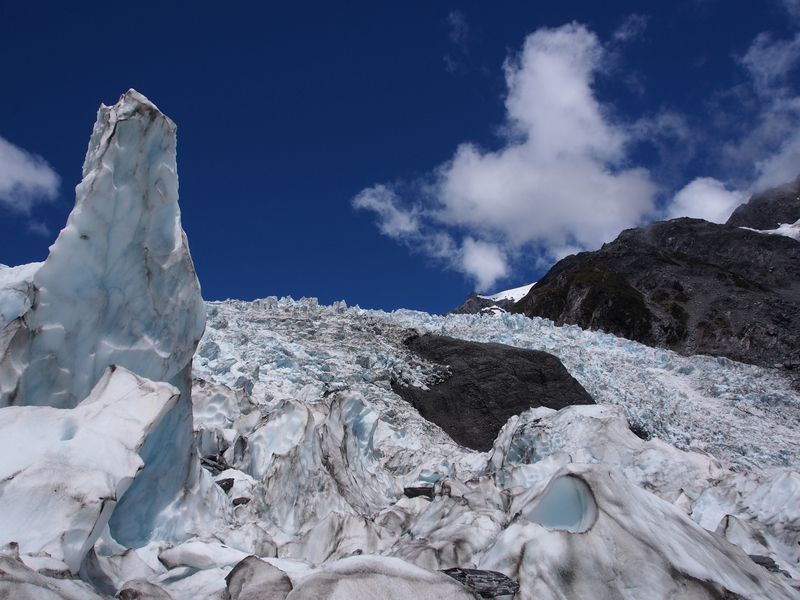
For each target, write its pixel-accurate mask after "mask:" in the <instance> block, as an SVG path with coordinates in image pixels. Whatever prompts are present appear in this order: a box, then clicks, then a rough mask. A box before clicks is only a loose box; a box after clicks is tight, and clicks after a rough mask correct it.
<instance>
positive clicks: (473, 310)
mask: <svg viewBox="0 0 800 600" xmlns="http://www.w3.org/2000/svg"><path fill="white" fill-rule="evenodd" d="M513 305H514V301H513V300H492V299H491V298H484V297H483V296H479V295H478V292H472V293H471V294H470V295H469V296H467V299H466V300H465V301H464V304H462V305H461V306H459V307H458V308H454V309H453V310H451V311H450V312H449V313H446V314H448V315H474V314H477V313H479V312H486V311H492V312H499V311H500V310H503V311H508V309H510V308H511V307H512V306H513Z"/></svg>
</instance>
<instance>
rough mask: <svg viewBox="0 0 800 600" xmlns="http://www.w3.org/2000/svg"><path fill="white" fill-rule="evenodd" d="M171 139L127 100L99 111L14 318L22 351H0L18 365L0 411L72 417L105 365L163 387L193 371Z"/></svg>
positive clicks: (193, 290)
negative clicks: (61, 221) (75, 181)
mask: <svg viewBox="0 0 800 600" xmlns="http://www.w3.org/2000/svg"><path fill="white" fill-rule="evenodd" d="M175 131H176V127H175V124H174V123H173V122H172V121H171V120H170V119H169V118H167V117H166V116H164V115H163V114H161V112H160V111H159V110H158V109H157V108H156V107H155V106H154V105H153V104H152V103H150V102H149V101H148V100H147V99H146V98H145V97H144V96H142V95H141V94H139V93H137V92H135V91H133V90H131V91H129V92H128V93H126V94H125V95H123V96H122V98H121V99H120V101H119V103H118V104H116V105H114V106H112V107H106V106H102V107H101V108H100V111H99V112H98V115H97V123H96V124H95V128H94V132H93V133H92V137H91V140H90V142H89V149H88V151H87V154H86V161H85V163H84V165H83V181H81V183H80V184H79V185H78V187H77V188H76V201H75V207H74V208H73V210H72V213H70V216H69V219H68V221H67V225H66V227H65V228H64V229H63V230H62V231H61V233H60V234H59V236H58V239H57V240H56V241H55V243H54V244H53V245H52V246H51V248H50V255H49V256H48V258H47V260H46V261H45V262H44V264H43V265H42V266H41V267H40V268H39V269H38V271H37V272H36V274H35V275H34V277H33V286H34V298H33V302H32V306H31V307H30V308H29V309H28V310H27V312H24V313H23V314H22V315H21V320H22V322H21V323H20V325H19V327H20V329H21V330H23V331H24V335H25V336H26V337H27V343H26V344H24V345H21V346H12V347H8V346H6V347H2V346H0V356H2V361H3V362H7V361H9V360H11V361H13V362H14V363H15V364H23V365H25V367H24V369H23V370H22V371H21V372H20V373H19V378H18V382H17V385H12V383H13V382H10V381H7V380H5V381H4V382H3V384H4V390H3V395H2V396H1V397H0V406H2V405H6V406H7V405H9V404H17V405H36V406H54V407H59V408H70V407H73V406H76V405H77V404H78V402H80V401H81V400H83V398H85V397H86V396H87V395H88V394H89V391H90V390H91V389H92V387H94V385H95V383H97V381H98V380H99V379H100V376H101V375H102V374H103V371H104V370H105V368H106V367H107V366H108V365H110V364H117V365H120V366H123V367H125V368H127V369H130V370H131V371H133V372H134V373H137V374H139V375H141V376H143V377H147V378H148V379H152V380H154V381H168V380H170V379H172V378H173V377H175V376H176V375H178V373H180V372H181V371H182V370H183V369H184V368H185V367H186V366H187V365H188V364H189V363H190V361H191V359H192V355H193V354H194V350H195V348H196V344H197V341H198V340H199V339H200V337H201V336H202V334H203V329H204V326H205V313H204V306H203V300H202V297H201V294H200V285H199V283H198V281H197V277H196V275H195V272H194V267H193V265H192V260H191V256H190V255H189V248H188V245H187V242H186V237H185V235H184V233H183V230H182V229H181V225H180V210H179V208H178V177H177V173H176V167H175ZM18 335H22V333H20V334H18ZM8 388H10V389H8Z"/></svg>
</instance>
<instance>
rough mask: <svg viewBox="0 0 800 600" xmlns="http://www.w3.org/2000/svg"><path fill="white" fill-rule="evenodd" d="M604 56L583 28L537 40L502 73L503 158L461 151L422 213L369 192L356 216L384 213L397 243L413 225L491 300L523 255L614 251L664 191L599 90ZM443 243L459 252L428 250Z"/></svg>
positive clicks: (543, 34) (428, 191)
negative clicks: (631, 150)
mask: <svg viewBox="0 0 800 600" xmlns="http://www.w3.org/2000/svg"><path fill="white" fill-rule="evenodd" d="M606 56H607V53H606V51H605V49H604V48H603V46H602V45H601V44H600V42H599V41H598V39H597V37H596V36H595V35H594V34H593V33H591V32H590V31H588V30H587V29H586V28H585V27H584V26H582V25H579V24H577V23H572V24H569V25H565V26H563V27H560V28H557V29H540V30H539V31H537V32H535V33H533V34H532V35H530V36H528V38H527V39H526V41H525V44H524V47H523V49H522V51H521V52H520V53H519V54H518V55H517V56H514V57H511V58H509V59H508V60H507V61H506V63H505V65H504V70H505V77H506V83H507V86H508V95H507V97H506V102H505V105H506V126H505V132H506V133H507V135H508V137H507V141H506V144H505V146H504V147H503V148H501V149H500V150H497V151H492V152H490V151H485V150H483V149H481V148H478V147H477V146H475V145H474V144H470V143H465V144H462V145H460V146H459V147H458V148H457V149H456V151H455V154H454V156H453V158H452V159H451V160H450V161H448V162H447V163H445V164H443V165H440V166H439V167H438V168H436V169H435V170H434V183H433V185H428V186H426V187H425V188H424V189H425V192H424V193H420V194H417V196H418V198H417V201H418V203H420V204H418V205H417V206H418V207H417V208H413V209H409V208H405V209H401V208H400V206H402V203H403V200H402V199H401V198H400V197H398V196H397V195H396V194H394V192H392V195H391V196H389V195H387V194H386V188H385V187H384V186H375V187H373V188H370V189H368V190H364V191H362V192H361V193H360V194H359V195H358V196H357V197H356V198H355V199H354V201H353V205H354V206H356V207H357V208H368V209H371V210H373V211H375V212H376V213H377V214H378V218H379V227H380V228H381V231H382V232H384V233H385V234H386V235H390V236H392V237H398V236H397V235H395V234H394V232H397V231H405V229H413V227H412V225H411V223H414V224H415V226H416V231H415V233H414V236H415V242H414V244H415V246H416V247H417V248H419V249H421V250H422V251H424V252H426V253H428V254H431V255H434V249H435V251H436V252H438V253H439V254H438V258H445V262H446V264H447V265H448V266H449V267H451V268H454V269H457V270H460V271H462V272H465V273H466V274H467V275H468V276H469V277H470V278H472V279H473V280H474V281H475V282H476V283H477V285H478V286H480V287H481V288H482V289H484V290H485V289H488V288H489V287H491V286H492V285H493V284H494V283H495V282H496V281H497V280H498V279H501V278H503V277H505V276H507V275H509V274H510V266H509V256H513V255H515V254H518V253H519V251H520V249H521V248H523V247H536V248H545V250H544V252H545V253H546V254H548V256H549V257H550V258H555V257H556V256H557V255H559V254H562V251H565V249H569V250H570V251H572V250H574V249H595V248H597V247H599V246H600V245H601V244H602V243H603V242H607V241H610V240H612V239H614V238H615V237H616V236H617V234H618V233H619V232H620V231H621V230H622V229H625V228H627V227H632V226H635V225H637V224H639V223H641V222H642V221H643V220H645V219H646V218H647V217H648V216H649V215H651V214H652V213H653V212H654V204H653V197H654V195H655V194H656V192H657V186H656V185H655V184H654V183H653V182H652V180H651V179H650V176H649V173H648V172H647V171H646V170H645V169H641V168H629V167H628V166H627V164H626V163H627V160H628V156H627V152H626V145H627V144H628V142H630V141H631V139H632V138H631V134H630V132H629V128H628V127H627V126H625V125H623V124H617V123H615V122H614V121H613V120H612V119H611V118H610V117H609V112H610V111H609V110H608V109H607V107H605V106H603V105H602V104H601V103H600V102H599V101H598V100H597V99H596V97H595V95H594V92H593V90H592V84H593V81H594V78H595V76H596V74H597V73H599V72H601V71H602V69H603V67H604V60H605V59H606ZM416 187H417V189H420V188H422V187H423V186H422V185H421V184H419V185H417V186H416ZM378 199H379V200H378ZM436 236H439V237H441V236H445V237H447V239H449V240H451V242H452V243H450V244H445V245H442V244H441V243H439V244H437V245H432V244H429V243H427V242H426V241H422V240H429V239H433V238H434V237H436ZM459 236H460V237H461V240H462V241H461V242H460V243H459V242H457V241H456V240H457V239H458V238H459ZM405 241H406V243H408V240H407V239H406V240H405ZM446 252H449V253H450V254H449V255H445V254H444V253H446Z"/></svg>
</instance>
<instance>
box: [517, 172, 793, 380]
mask: <svg viewBox="0 0 800 600" xmlns="http://www.w3.org/2000/svg"><path fill="white" fill-rule="evenodd" d="M796 184H797V180H796V181H795V182H793V183H792V184H787V186H791V185H796ZM787 186H783V187H782V188H778V190H777V191H776V190H772V191H771V192H766V193H765V194H762V195H760V196H754V197H753V199H751V201H750V203H749V204H748V205H743V207H746V206H749V207H750V208H749V209H745V208H743V207H740V208H739V209H737V213H738V216H736V213H735V214H734V215H733V216H732V217H731V221H733V222H734V223H738V222H742V223H748V226H749V227H752V226H753V225H755V224H760V225H762V226H768V227H770V228H774V227H777V224H776V222H774V221H776V220H777V221H781V222H788V221H789V220H790V219H791V218H792V215H794V214H795V213H793V212H790V210H797V212H798V213H800V201H798V200H797V194H796V192H793V194H794V195H791V194H789V195H787V194H788V192H786V190H787V189H789V187H787ZM791 189H793V190H796V187H795V188H791ZM781 190H783V191H781ZM790 196H791V198H790ZM792 198H793V200H792V202H789V200H790V199H792ZM792 203H793V204H792ZM765 206H779V207H780V210H777V209H776V211H777V213H779V216H778V217H777V218H776V219H773V220H769V222H767V221H764V220H759V219H761V216H758V215H761V207H765ZM792 206H794V207H795V208H792ZM754 207H755V208H754ZM754 215H755V216H754ZM762 216H763V215H762ZM734 217H736V218H734ZM756 217H758V218H756ZM794 220H797V219H796V217H795V219H794ZM799 259H800V244H798V242H797V241H796V240H793V239H790V238H787V237H784V236H778V235H766V234H762V233H758V232H755V231H750V230H747V229H741V228H739V227H738V226H734V225H733V224H730V223H729V224H725V225H717V224H714V223H709V222H707V221H703V220H700V219H688V218H681V219H673V220H671V221H662V222H657V223H651V224H650V225H647V226H645V227H639V228H637V229H629V230H626V231H623V232H622V233H621V234H620V235H619V237H618V238H617V239H616V240H614V241H613V242H611V243H609V244H605V245H604V246H603V247H602V248H601V249H600V250H598V251H596V252H582V253H580V254H577V255H573V256H569V257H567V258H565V259H563V260H561V261H559V262H558V263H557V264H556V265H555V266H553V268H552V269H550V271H549V272H548V273H547V275H545V277H543V278H542V279H541V280H540V281H539V282H538V283H537V284H536V285H535V286H534V287H533V288H532V289H531V291H530V292H529V293H528V295H527V296H525V297H524V298H523V299H522V300H520V301H519V302H518V303H516V304H515V305H514V306H513V307H512V308H511V311H510V312H517V313H524V314H525V315H528V316H530V317H533V316H538V317H545V318H548V319H551V320H552V321H554V322H555V323H556V324H558V325H561V324H576V325H578V326H580V327H583V328H585V329H598V330H602V331H606V332H609V333H613V334H615V335H618V336H621V337H625V338H628V339H631V340H635V341H638V342H642V343H644V344H648V345H650V346H655V347H663V348H669V349H671V350H675V351H677V352H680V353H682V354H686V355H691V354H709V355H712V356H725V357H728V358H731V359H733V360H737V361H741V362H747V363H752V364H757V365H761V366H767V367H773V366H775V365H782V366H785V367H787V368H798V367H800V260H799Z"/></svg>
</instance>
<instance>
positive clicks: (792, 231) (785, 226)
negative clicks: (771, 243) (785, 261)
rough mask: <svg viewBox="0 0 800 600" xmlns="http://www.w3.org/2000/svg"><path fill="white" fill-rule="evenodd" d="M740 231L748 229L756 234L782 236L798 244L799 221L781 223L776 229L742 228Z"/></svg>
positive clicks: (799, 234)
mask: <svg viewBox="0 0 800 600" xmlns="http://www.w3.org/2000/svg"><path fill="white" fill-rule="evenodd" d="M741 229H749V230H750V231H755V232H756V233H766V234H769V235H784V236H786V237H790V238H792V239H793V240H797V241H798V242H800V219H798V220H797V221H795V222H794V223H781V224H780V225H779V226H778V228H777V229H752V228H751V227H742V228H741Z"/></svg>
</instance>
